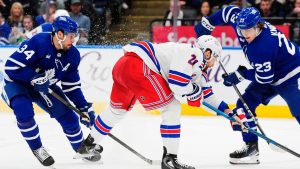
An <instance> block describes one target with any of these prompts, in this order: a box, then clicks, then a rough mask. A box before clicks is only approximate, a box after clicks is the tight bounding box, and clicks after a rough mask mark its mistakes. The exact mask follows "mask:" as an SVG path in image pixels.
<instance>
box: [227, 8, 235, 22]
mask: <svg viewBox="0 0 300 169" xmlns="http://www.w3.org/2000/svg"><path fill="white" fill-rule="evenodd" d="M229 7H230V9H229V11H228V12H227V14H226V23H228V20H229V16H230V14H231V12H232V10H234V9H238V7H232V6H229ZM229 7H227V8H229Z"/></svg>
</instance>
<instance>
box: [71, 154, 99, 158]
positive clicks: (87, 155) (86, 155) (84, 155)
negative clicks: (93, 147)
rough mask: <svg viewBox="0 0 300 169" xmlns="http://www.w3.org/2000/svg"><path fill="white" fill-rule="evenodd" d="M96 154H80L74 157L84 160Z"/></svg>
mask: <svg viewBox="0 0 300 169" xmlns="http://www.w3.org/2000/svg"><path fill="white" fill-rule="evenodd" d="M93 155H94V154H78V153H76V154H75V155H74V156H73V159H83V158H86V157H92V156H93Z"/></svg>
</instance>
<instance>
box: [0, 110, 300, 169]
mask: <svg viewBox="0 0 300 169" xmlns="http://www.w3.org/2000/svg"><path fill="white" fill-rule="evenodd" d="M35 118H36V121H37V123H38V124H39V128H40V133H41V138H42V141H43V144H44V146H45V147H46V148H47V149H48V150H49V152H50V153H51V155H52V156H53V157H54V159H55V161H56V163H55V167H56V168H57V169H83V168H84V169H96V168H97V169H142V168H143V169H160V166H159V165H153V166H151V165H149V164H147V163H145V162H144V161H143V160H141V159H140V158H139V157H137V156H135V155H134V154H133V153H131V152H129V151H128V150H127V149H125V148H124V147H122V146H121V145H120V144H118V143H116V142H115V141H114V140H112V139H110V138H106V139H104V140H103V143H102V145H103V147H104V152H103V154H102V159H101V162H100V163H85V162H83V161H81V160H74V159H72V157H73V155H74V152H73V150H72V149H71V146H70V145H69V143H68V141H67V139H66V137H65V136H64V134H63V132H62V130H61V128H60V126H59V125H58V123H57V122H56V121H55V120H54V119H50V118H49V116H48V115H46V114H38V115H36V116H35ZM181 122H182V127H181V128H182V130H181V131H182V134H181V143H180V152H179V159H180V161H182V162H184V163H187V164H190V165H193V166H195V167H196V168H198V169H250V168H251V169H283V168H284V169H299V168H300V158H297V157H295V156H293V155H291V154H289V153H278V152H274V151H272V150H271V149H270V148H269V146H268V145H267V143H266V142H265V141H264V140H260V141H259V148H260V161H261V164H259V165H231V164H229V162H228V154H229V153H230V152H232V151H233V150H235V149H237V148H241V147H242V141H241V136H240V134H239V133H238V132H232V130H231V128H230V125H229V122H228V121H227V120H226V119H224V118H222V117H182V121H181ZM260 125H261V126H262V128H263V129H264V130H265V133H266V134H267V136H269V137H270V138H272V139H274V140H275V141H277V142H279V143H281V144H283V145H285V146H287V147H288V148H290V149H292V150H294V151H296V152H298V153H300V126H299V125H298V123H297V122H296V121H295V120H294V119H260ZM159 126H160V116H154V115H145V114H139V113H136V112H132V113H129V114H128V116H127V117H126V118H125V119H124V120H123V121H121V123H119V124H118V125H117V126H116V127H115V128H114V129H113V130H112V133H113V134H114V135H115V136H117V137H118V138H119V139H121V140H122V141H124V142H125V143H127V144H128V145H130V146H131V147H132V148H134V149H135V150H137V151H138V152H139V153H141V154H143V155H144V156H146V157H148V158H150V159H154V160H159V159H161V155H162V142H161V138H160V133H159ZM83 128H84V127H83ZM0 133H1V134H0V169H18V168H22V169H40V168H45V167H43V166H42V165H41V164H40V163H39V162H38V160H37V159H36V158H35V157H34V156H33V154H32V153H31V151H30V149H29V148H28V146H27V144H26V142H25V141H24V140H23V138H22V136H21V134H20V132H19V130H18V128H17V125H16V120H15V117H14V115H13V113H0ZM88 133H89V130H88V129H86V128H85V129H84V134H85V136H86V135H87V134H88Z"/></svg>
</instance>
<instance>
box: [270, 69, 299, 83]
mask: <svg viewBox="0 0 300 169" xmlns="http://www.w3.org/2000/svg"><path fill="white" fill-rule="evenodd" d="M298 73H300V66H299V67H297V68H295V69H294V70H292V71H291V72H289V73H288V74H287V75H285V76H284V77H283V78H281V79H279V80H278V81H277V82H275V83H273V84H272V85H274V86H277V85H280V84H282V83H283V82H285V81H287V80H289V79H290V78H292V77H294V76H295V75H297V74H298Z"/></svg>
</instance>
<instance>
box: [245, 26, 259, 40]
mask: <svg viewBox="0 0 300 169" xmlns="http://www.w3.org/2000/svg"><path fill="white" fill-rule="evenodd" d="M241 33H242V35H243V37H244V38H245V39H246V41H247V42H248V43H251V42H252V41H253V40H254V39H255V38H256V35H257V33H256V28H255V27H254V28H250V29H242V30H241Z"/></svg>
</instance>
